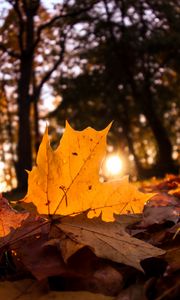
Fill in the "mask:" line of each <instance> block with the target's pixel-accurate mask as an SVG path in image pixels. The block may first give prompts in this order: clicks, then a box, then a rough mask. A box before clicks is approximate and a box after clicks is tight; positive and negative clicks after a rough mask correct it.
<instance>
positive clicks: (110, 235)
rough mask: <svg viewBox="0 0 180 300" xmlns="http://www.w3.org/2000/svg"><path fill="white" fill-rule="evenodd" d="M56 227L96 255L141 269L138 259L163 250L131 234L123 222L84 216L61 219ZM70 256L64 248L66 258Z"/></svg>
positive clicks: (161, 252) (154, 254) (158, 253)
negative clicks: (104, 220) (127, 231)
mask: <svg viewBox="0 0 180 300" xmlns="http://www.w3.org/2000/svg"><path fill="white" fill-rule="evenodd" d="M58 227H59V228H60V229H61V230H62V231H63V232H64V233H65V234H66V235H67V236H68V237H69V238H70V239H71V240H72V241H74V242H77V243H80V244H83V245H84V246H89V247H90V249H91V250H92V251H93V252H94V253H95V254H96V256H98V257H102V258H105V259H109V260H112V261H115V262H119V263H124V264H127V265H129V266H132V267H135V268H137V269H139V270H141V271H142V270H143V269H142V267H141V265H140V261H141V260H143V259H146V258H148V257H153V256H158V255H162V254H164V253H165V251H163V250H161V249H159V248H156V247H154V246H152V245H150V244H148V243H145V242H143V241H141V240H138V239H136V238H133V237H131V236H130V235H129V234H128V233H126V232H125V228H124V225H123V222H122V223H121V219H120V218H119V220H118V221H116V222H113V223H111V222H109V223H108V222H103V221H102V220H101V219H100V218H94V219H92V220H90V219H88V218H87V217H86V216H85V215H83V214H82V215H79V216H76V217H73V218H72V217H67V218H63V219H62V220H61V222H60V224H59V225H58ZM70 256H71V251H70V252H68V247H66V259H67V258H68V257H70Z"/></svg>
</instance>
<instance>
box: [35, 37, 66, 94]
mask: <svg viewBox="0 0 180 300" xmlns="http://www.w3.org/2000/svg"><path fill="white" fill-rule="evenodd" d="M65 42H66V35H65V34H64V37H63V38H61V42H60V46H61V50H60V53H59V58H58V60H57V61H56V62H55V63H54V65H53V67H52V68H51V69H50V70H49V71H48V72H47V73H46V74H45V76H44V77H43V78H42V80H41V82H40V84H39V85H38V86H37V87H36V89H35V93H34V94H35V98H38V97H39V95H40V92H41V89H42V87H43V85H44V83H45V82H47V81H48V80H49V78H50V76H51V75H52V73H53V72H54V71H55V70H56V69H57V68H58V66H59V65H60V64H61V63H62V61H63V58H64V53H65Z"/></svg>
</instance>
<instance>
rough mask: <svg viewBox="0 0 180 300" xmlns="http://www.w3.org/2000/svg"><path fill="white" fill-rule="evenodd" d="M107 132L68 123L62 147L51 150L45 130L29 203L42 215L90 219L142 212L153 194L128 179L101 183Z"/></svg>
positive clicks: (29, 193)
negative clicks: (140, 188)
mask: <svg viewBox="0 0 180 300" xmlns="http://www.w3.org/2000/svg"><path fill="white" fill-rule="evenodd" d="M110 126H111V124H110V125H109V126H107V128H105V129H104V130H101V131H96V130H94V129H92V128H90V127H88V128H86V129H84V130H82V131H76V130H74V129H72V128H71V127H70V125H69V124H68V123H67V122H66V128H65V132H64V135H63V137H62V139H61V142H60V145H59V146H58V148H57V149H56V150H55V151H54V150H52V148H51V146H50V142H49V137H48V129H46V131H45V134H44V137H43V140H42V143H41V145H40V148H39V152H38V155H37V166H35V167H33V169H32V171H31V172H29V179H28V192H27V195H26V197H25V199H24V201H25V202H26V203H29V202H33V203H34V205H35V206H36V207H37V210H38V212H39V213H40V214H49V215H50V214H51V215H52V214H59V215H72V214H78V213H81V212H82V211H86V210H89V212H88V217H90V218H92V217H94V216H99V215H100V214H102V219H103V220H104V221H112V220H114V217H113V214H114V213H115V214H120V213H126V212H127V211H129V212H133V213H139V212H141V211H142V209H143V207H144V203H145V202H146V201H147V200H148V199H149V198H150V197H151V196H152V194H144V193H141V192H139V191H138V189H137V188H136V187H135V186H134V185H132V184H130V183H129V182H128V177H124V178H122V179H121V180H118V181H112V182H105V183H101V182H100V181H99V169H100V165H101V161H102V159H103V157H104V156H105V154H106V136H107V133H108V131H109V128H110Z"/></svg>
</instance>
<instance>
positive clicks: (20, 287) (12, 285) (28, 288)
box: [0, 279, 115, 300]
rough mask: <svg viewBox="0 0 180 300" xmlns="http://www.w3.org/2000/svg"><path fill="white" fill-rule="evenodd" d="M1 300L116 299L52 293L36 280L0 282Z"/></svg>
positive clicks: (91, 295) (88, 294)
mask: <svg viewBox="0 0 180 300" xmlns="http://www.w3.org/2000/svg"><path fill="white" fill-rule="evenodd" d="M0 296H1V299H6V300H15V299H18V300H32V299H33V300H51V299H52V300H94V299H96V300H113V299H115V298H114V297H109V296H104V295H101V294H93V293H89V292H81V291H80V292H51V291H48V290H47V287H46V286H45V284H44V283H40V282H38V281H35V280H30V279H28V280H19V281H14V282H10V281H4V282H0Z"/></svg>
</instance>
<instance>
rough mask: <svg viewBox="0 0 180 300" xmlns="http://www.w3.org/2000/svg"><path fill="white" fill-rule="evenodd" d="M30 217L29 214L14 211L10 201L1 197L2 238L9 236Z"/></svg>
mask: <svg viewBox="0 0 180 300" xmlns="http://www.w3.org/2000/svg"><path fill="white" fill-rule="evenodd" d="M28 216H29V213H27V212H26V213H25V212H18V211H16V210H15V209H13V208H12V207H11V206H10V205H9V203H8V200H7V199H5V198H3V197H2V195H0V238H1V237H4V236H7V235H8V234H9V233H10V232H11V230H12V229H16V228H18V227H20V226H21V223H22V221H24V220H25V219H27V218H28Z"/></svg>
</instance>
